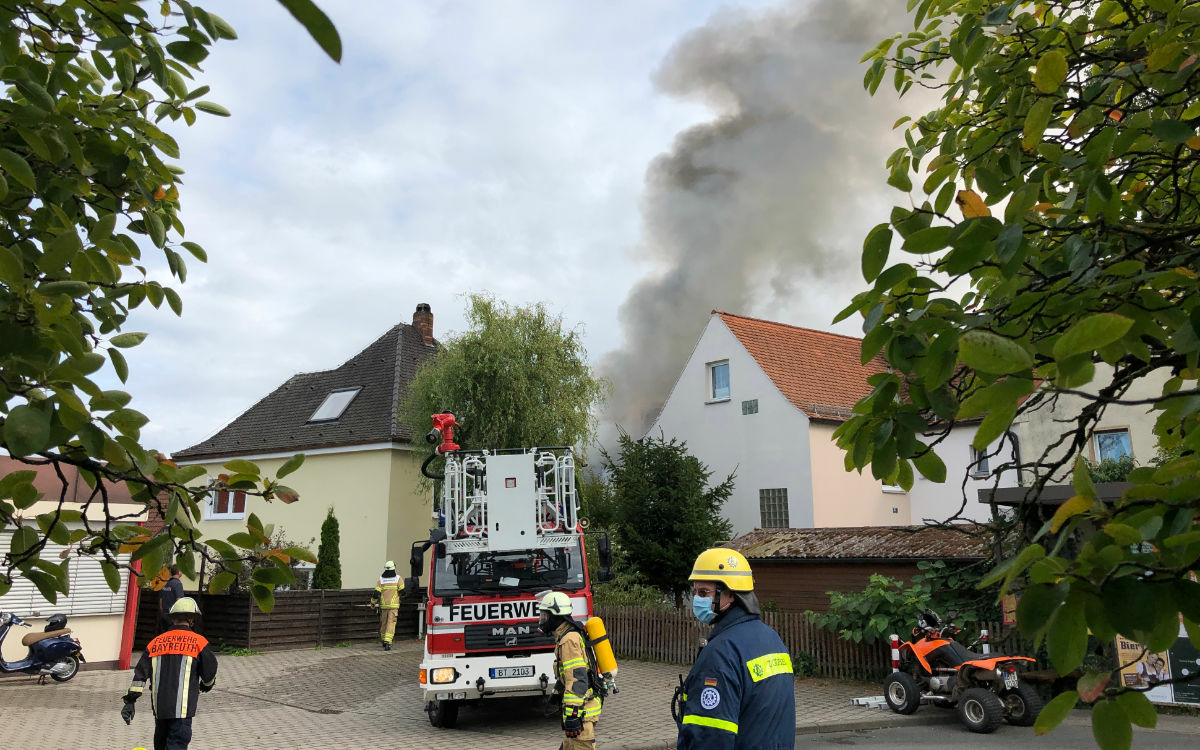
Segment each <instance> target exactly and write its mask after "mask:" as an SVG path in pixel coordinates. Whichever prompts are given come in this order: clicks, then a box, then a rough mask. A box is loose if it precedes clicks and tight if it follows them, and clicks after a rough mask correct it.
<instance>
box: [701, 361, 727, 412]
mask: <svg viewBox="0 0 1200 750" xmlns="http://www.w3.org/2000/svg"><path fill="white" fill-rule="evenodd" d="M722 365H724V366H725V379H726V380H727V381H728V382H727V384H726V388H727V389H728V391H729V392H728V393H726V394H725V395H724V396H718V395H717V384H716V382H715V381H714V380H713V378H714V376H715V375H716V371H717V368H718V367H721V366H722ZM704 375H705V393H706V394H707V398H706V399H705V403H709V404H720V403H724V402H726V401H728V400H730V398H731V397H732V396H733V378H732V377H730V375H731V373H730V371H729V360H727V359H721V360H717V361H716V362H709V363H708V364H707V365H705V366H704Z"/></svg>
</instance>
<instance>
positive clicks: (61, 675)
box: [50, 654, 79, 682]
mask: <svg viewBox="0 0 1200 750" xmlns="http://www.w3.org/2000/svg"><path fill="white" fill-rule="evenodd" d="M53 669H54V670H58V671H52V672H50V677H51V679H53V680H54V681H55V682H66V681H67V680H69V679H71V678H72V677H74V676H75V675H77V674H79V657H77V656H75V655H74V654H72V655H71V656H64V657H63V658H61V659H59V660H58V661H57V662H56V663H55V664H54V667H53Z"/></svg>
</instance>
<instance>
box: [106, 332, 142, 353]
mask: <svg viewBox="0 0 1200 750" xmlns="http://www.w3.org/2000/svg"><path fill="white" fill-rule="evenodd" d="M146 335H147V334H144V333H119V334H117V335H116V336H113V337H112V338H111V339H109V340H108V343H110V344H112V345H113V346H118V347H120V348H122V349H128V348H129V347H131V346H137V345H138V344H140V343H142V342H143V341H145V340H146Z"/></svg>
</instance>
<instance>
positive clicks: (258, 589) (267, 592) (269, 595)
mask: <svg viewBox="0 0 1200 750" xmlns="http://www.w3.org/2000/svg"><path fill="white" fill-rule="evenodd" d="M281 1H282V0H281ZM250 593H251V594H253V595H254V601H255V603H256V604H258V608H259V609H260V610H262V611H263V612H266V613H270V612H271V610H273V609H275V594H274V593H273V592H272V591H271V589H270V588H268V587H266V586H263V585H262V584H260V583H255V584H253V585H252V586H251V587H250Z"/></svg>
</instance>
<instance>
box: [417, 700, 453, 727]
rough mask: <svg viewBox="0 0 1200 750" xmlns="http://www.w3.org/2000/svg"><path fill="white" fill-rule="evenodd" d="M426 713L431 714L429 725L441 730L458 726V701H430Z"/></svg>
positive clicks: (426, 706) (426, 705)
mask: <svg viewBox="0 0 1200 750" xmlns="http://www.w3.org/2000/svg"><path fill="white" fill-rule="evenodd" d="M425 711H426V712H428V713H429V723H430V724H432V725H434V726H435V727H438V728H439V729H454V727H456V726H458V701H429V702H428V703H426V704H425Z"/></svg>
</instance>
